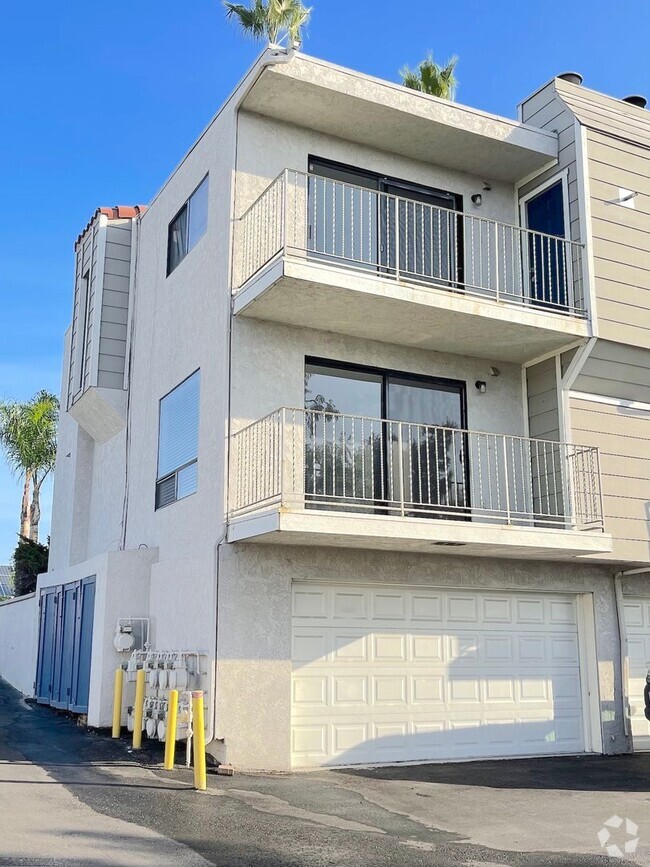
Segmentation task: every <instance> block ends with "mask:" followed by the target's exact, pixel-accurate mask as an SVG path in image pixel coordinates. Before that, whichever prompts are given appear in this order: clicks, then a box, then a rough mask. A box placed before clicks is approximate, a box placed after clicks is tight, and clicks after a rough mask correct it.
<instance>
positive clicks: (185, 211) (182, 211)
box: [167, 172, 210, 277]
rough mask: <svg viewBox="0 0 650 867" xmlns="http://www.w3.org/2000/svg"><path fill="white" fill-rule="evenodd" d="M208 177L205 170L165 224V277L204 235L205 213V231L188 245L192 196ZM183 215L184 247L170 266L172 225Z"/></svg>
mask: <svg viewBox="0 0 650 867" xmlns="http://www.w3.org/2000/svg"><path fill="white" fill-rule="evenodd" d="M209 177H210V173H209V172H207V173H206V174H205V175H204V176H203V178H202V179H201V180H200V181H199V183H198V184H197V185H196V186H195V187H194V189H193V190H192V192H191V193H190V195H189V196H188V197H187V199H186V200H185V202H184V204H183V205H182V207H180V208H179V209H178V211H176V213H175V214H174V216H173V217H172V219H171V220H170V221H169V223H168V225H167V277H169V275H170V274H172V273H173V272H174V271H175V270H176V269H177V268H178V266H179V265H180V264H181V262H183V261H184V260H185V259H186V258H187V255H188V253H190V252H191V251H192V250H193V249H194V247H196V245H197V244H198V242H199V241H200V240H201V238H202V237H203V235H205V234H206V232H207V215H206V232H204V233H203V235H201V237H200V238H197V240H196V241H195V242H194V244H193V245H192V246H190V219H191V210H192V198H193V197H194V195H195V193H196V192H197V191H198V190H199V189H200V187H201V186H202V185H203V184H204V183H205V181H206V180H207V179H208V178H209ZM208 183H209V181H208ZM183 215H185V239H186V240H185V249H184V250H183V255H182V256H181V258H180V259H179V260H178V262H176V264H175V265H173V266H172V262H171V252H172V230H173V227H174V224H175V223H176V221H177V220H178V219H179V217H181V216H183Z"/></svg>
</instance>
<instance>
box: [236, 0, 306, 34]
mask: <svg viewBox="0 0 650 867" xmlns="http://www.w3.org/2000/svg"><path fill="white" fill-rule="evenodd" d="M223 5H224V6H225V7H226V17H227V18H231V19H235V20H236V21H237V23H239V25H240V27H241V29H242V30H243V31H244V33H245V34H246V35H247V36H251V37H252V38H253V39H266V40H267V41H268V42H270V43H271V44H276V43H277V42H278V40H279V39H280V38H281V37H282V36H283V35H284V34H286V35H287V36H288V37H289V41H290V42H291V43H300V41H301V39H300V32H301V30H302V28H303V27H304V26H305V24H306V23H307V21H308V20H309V16H310V15H311V9H306V8H305V7H304V6H303V5H302V3H301V2H300V0H267V2H266V3H265V2H264V0H252V2H251V5H250V6H244V5H243V4H241V3H230V2H228V0H224V4H223Z"/></svg>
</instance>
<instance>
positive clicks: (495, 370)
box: [490, 367, 501, 376]
mask: <svg viewBox="0 0 650 867" xmlns="http://www.w3.org/2000/svg"><path fill="white" fill-rule="evenodd" d="M490 376H501V371H500V370H499V368H498V367H491V368H490Z"/></svg>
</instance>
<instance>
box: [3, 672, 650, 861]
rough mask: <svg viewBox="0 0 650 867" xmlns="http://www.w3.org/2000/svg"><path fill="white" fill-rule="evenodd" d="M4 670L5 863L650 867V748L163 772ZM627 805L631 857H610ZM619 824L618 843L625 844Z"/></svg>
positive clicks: (154, 762)
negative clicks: (603, 833) (23, 695)
mask: <svg viewBox="0 0 650 867" xmlns="http://www.w3.org/2000/svg"><path fill="white" fill-rule="evenodd" d="M127 747H128V743H127V742H126V740H124V741H120V742H112V741H111V740H110V739H107V738H105V737H102V736H98V735H97V734H94V733H92V732H88V731H86V730H83V729H81V728H79V727H77V726H76V725H75V724H74V722H73V721H72V720H71V719H69V718H67V717H65V716H63V715H59V714H56V713H55V712H53V711H51V710H49V709H47V708H42V707H37V706H34V705H27V704H25V703H24V702H22V701H21V700H20V698H19V696H18V694H17V693H16V692H15V691H14V690H11V689H10V688H9V687H8V686H7V685H6V684H3V683H2V682H1V681H0V828H1V829H2V830H1V834H0V865H57V867H58V865H61V867H63V865H66V867H67V865H89V867H92V865H115V867H118V865H128V867H130V865H143V867H149V865H154V864H155V865H157V867H165V865H172V864H173V865H191V867H194V865H197V867H199V865H205V864H215V865H219V867H324V865H328V867H329V865H340V867H389V865H390V867H452V865H453V867H479V865H482V867H494V865H506V864H507V865H521V867H560V865H562V867H569V865H570V867H581V865H589V867H598V865H613V867H617V865H623V864H628V865H630V864H636V865H642V867H650V756H647V755H641V756H639V755H637V756H622V757H618V758H604V757H600V756H593V757H581V758H575V759H572V758H564V759H539V760H522V761H516V762H473V763H467V764H462V765H458V764H457V765H428V766H413V767H408V766H401V767H396V768H381V769H355V770H343V771H320V772H316V773H312V772H310V773H302V774H300V773H298V774H292V775H263V774H257V775H249V774H237V775H236V776H234V777H232V778H227V777H215V776H211V777H210V781H209V792H208V793H207V794H199V793H196V792H194V791H193V790H192V788H191V774H190V772H188V771H186V770H185V769H183V770H177V771H175V772H173V773H172V774H165V773H164V772H163V771H162V770H161V769H160V767H159V766H158V765H157V764H156V759H157V757H154V756H152V754H149V757H148V758H146V757H145V758H141V759H140V761H139V762H136V761H135V760H134V759H133V758H132V757H131V756H130V755H129V754H128V752H127ZM614 814H618V815H620V816H621V817H623V818H625V817H628V818H630V819H631V820H633V821H634V822H635V823H636V824H638V826H639V830H638V836H639V844H638V848H637V850H636V853H635V855H634V857H633V858H632V857H628V858H625V859H621V858H610V857H607V856H606V855H604V854H603V851H604V850H603V849H601V846H600V843H599V841H598V837H597V834H598V831H599V830H600V829H601V828H602V827H603V823H604V822H605V820H607V819H609V818H610V817H611V816H613V815H614ZM624 831H625V828H624V827H623V828H622V829H620V828H619V829H613V828H611V829H610V833H611V835H612V836H611V839H610V841H609V844H610V845H614V844H620V845H621V846H622V845H623V843H624V842H625V834H624Z"/></svg>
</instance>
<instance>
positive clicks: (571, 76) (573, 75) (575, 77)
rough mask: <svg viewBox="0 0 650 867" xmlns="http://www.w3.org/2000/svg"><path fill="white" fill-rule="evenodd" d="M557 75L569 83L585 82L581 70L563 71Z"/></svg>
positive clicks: (578, 83) (579, 83)
mask: <svg viewBox="0 0 650 867" xmlns="http://www.w3.org/2000/svg"><path fill="white" fill-rule="evenodd" d="M555 77H556V78H561V79H562V81H568V82H569V84H577V85H581V84H582V82H583V78H582V76H581V75H580V73H579V72H561V73H560V74H559V75H556V76H555Z"/></svg>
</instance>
